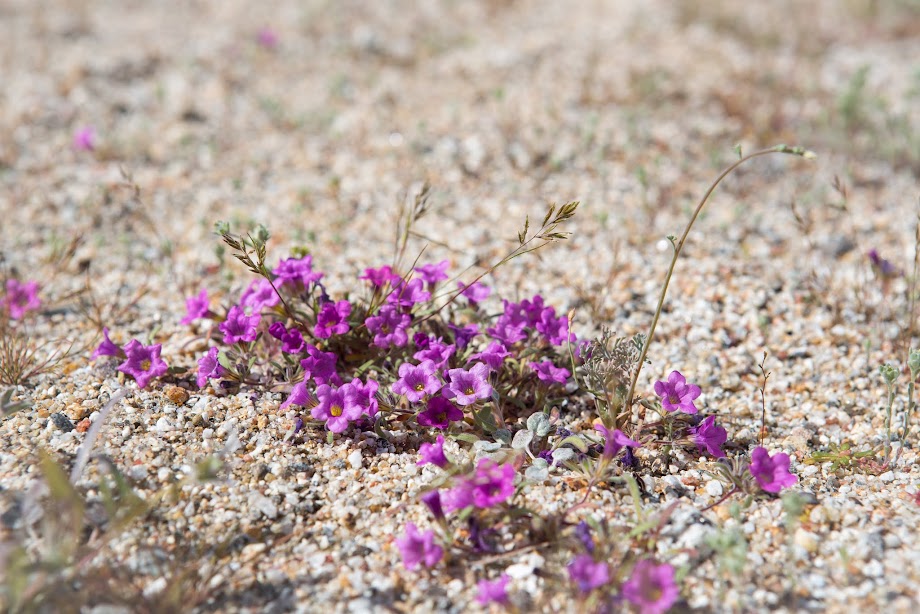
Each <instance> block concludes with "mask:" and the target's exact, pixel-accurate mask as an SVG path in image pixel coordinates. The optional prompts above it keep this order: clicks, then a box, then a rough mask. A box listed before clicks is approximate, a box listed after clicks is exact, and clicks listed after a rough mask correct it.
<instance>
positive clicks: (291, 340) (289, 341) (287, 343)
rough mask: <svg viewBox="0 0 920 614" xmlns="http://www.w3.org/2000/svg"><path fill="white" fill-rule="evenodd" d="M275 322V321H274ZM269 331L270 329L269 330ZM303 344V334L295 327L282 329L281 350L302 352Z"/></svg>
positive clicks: (291, 352)
mask: <svg viewBox="0 0 920 614" xmlns="http://www.w3.org/2000/svg"><path fill="white" fill-rule="evenodd" d="M275 324H277V322H275ZM272 326H274V324H272ZM269 332H271V331H269ZM304 347H306V345H305V344H304V340H303V335H302V334H300V331H299V330H297V329H296V328H292V329H290V330H286V331H284V334H282V335H281V351H282V352H285V353H287V354H300V353H301V352H303V350H304Z"/></svg>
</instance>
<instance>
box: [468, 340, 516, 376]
mask: <svg viewBox="0 0 920 614" xmlns="http://www.w3.org/2000/svg"><path fill="white" fill-rule="evenodd" d="M508 356H511V352H509V351H508V350H507V349H505V346H504V345H503V344H502V342H501V341H493V342H492V343H490V344H489V347H487V348H486V349H485V350H483V351H482V352H479V353H478V354H473V355H472V356H470V358H469V360H480V361H482V362H484V363H486V364H487V365H488V366H489V368H490V369H492V370H493V371H500V370H501V368H502V363H503V362H505V359H506V358H507V357H508Z"/></svg>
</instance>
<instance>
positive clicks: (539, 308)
mask: <svg viewBox="0 0 920 614" xmlns="http://www.w3.org/2000/svg"><path fill="white" fill-rule="evenodd" d="M517 307H518V308H519V309H520V311H521V312H523V315H524V317H525V318H526V320H527V324H528V326H533V327H535V326H536V325H537V323H538V322H540V320H541V319H542V318H543V313H544V312H547V313H548V315H549V316H550V317H555V315H556V310H555V309H553V308H552V307H547V306H546V305H544V304H543V297H542V296H540V295H539V294H535V295H534V297H533V298H532V299H531V300H529V301H528V300H526V299H525V300H523V301H521V304H520V305H517Z"/></svg>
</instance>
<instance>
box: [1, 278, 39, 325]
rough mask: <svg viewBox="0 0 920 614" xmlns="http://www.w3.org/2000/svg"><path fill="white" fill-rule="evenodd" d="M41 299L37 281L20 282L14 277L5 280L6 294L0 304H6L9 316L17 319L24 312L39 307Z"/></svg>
mask: <svg viewBox="0 0 920 614" xmlns="http://www.w3.org/2000/svg"><path fill="white" fill-rule="evenodd" d="M41 304H42V302H41V300H40V299H39V298H38V282H37V281H29V282H26V283H24V284H23V283H20V282H19V281H18V280H16V279H7V280H6V296H5V297H3V301H2V302H0V305H6V308H7V309H8V310H9V312H10V317H11V318H12V319H14V320H19V319H20V318H22V316H24V315H26V312H29V311H34V310H36V309H38V308H39V307H41Z"/></svg>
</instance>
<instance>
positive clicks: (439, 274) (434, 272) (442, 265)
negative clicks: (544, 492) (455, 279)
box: [415, 260, 450, 285]
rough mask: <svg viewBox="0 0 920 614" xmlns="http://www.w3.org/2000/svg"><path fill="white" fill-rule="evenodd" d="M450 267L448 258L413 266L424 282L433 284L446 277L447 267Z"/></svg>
mask: <svg viewBox="0 0 920 614" xmlns="http://www.w3.org/2000/svg"><path fill="white" fill-rule="evenodd" d="M448 267H450V261H449V260H442V261H441V262H439V263H437V264H422V265H419V266H417V267H415V270H416V271H418V273H419V276H420V277H421V278H422V281H424V282H425V283H426V284H430V285H434V284H436V283H438V282H439V281H443V280H445V279H447V269H448Z"/></svg>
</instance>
